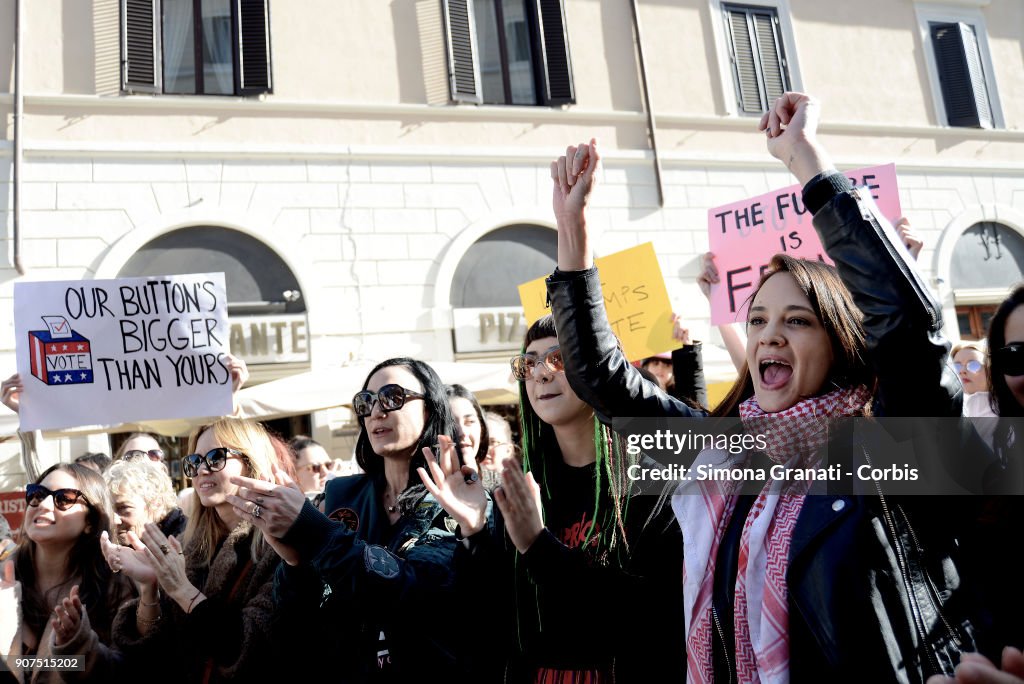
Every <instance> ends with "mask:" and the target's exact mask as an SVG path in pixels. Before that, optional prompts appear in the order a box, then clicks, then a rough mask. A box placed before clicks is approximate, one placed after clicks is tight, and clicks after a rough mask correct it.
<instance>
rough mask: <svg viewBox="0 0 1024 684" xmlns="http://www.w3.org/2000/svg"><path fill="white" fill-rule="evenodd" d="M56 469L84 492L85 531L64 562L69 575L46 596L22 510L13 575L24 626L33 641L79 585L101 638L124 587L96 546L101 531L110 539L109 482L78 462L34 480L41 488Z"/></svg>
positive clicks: (61, 466)
mask: <svg viewBox="0 0 1024 684" xmlns="http://www.w3.org/2000/svg"><path fill="white" fill-rule="evenodd" d="M56 470H60V471H63V472H65V473H67V474H68V475H70V476H71V477H73V478H74V480H75V482H76V487H75V488H76V489H79V490H81V491H82V493H83V494H85V498H86V499H87V500H88V502H89V503H88V505H87V506H86V508H87V509H88V513H87V514H86V523H85V530H84V531H83V532H82V534H81V535H80V536H79V537H78V539H77V540H75V543H74V545H73V546H72V547H71V552H70V554H69V556H68V561H67V574H66V576H65V577H64V579H63V581H62V582H61V583H60V584H58V585H57V586H55V587H53V588H51V589H50V590H49V591H47V592H46V593H43V592H41V591H40V590H39V585H38V582H37V581H36V568H35V557H36V543H35V542H34V541H32V540H31V539H29V537H28V534H26V532H25V531H26V530H27V529H28V521H29V518H30V516H31V511H32V509H31V508H29V509H28V510H27V511H26V512H25V520H24V522H23V523H22V528H21V531H22V533H21V540H20V541H19V543H18V553H17V559H16V561H15V566H14V570H15V576H16V577H17V579H18V580H19V581H21V592H22V604H21V605H22V612H23V614H24V618H25V622H26V623H27V624H28V626H29V627H30V628H31V629H32V632H33V633H34V634H35V635H36V636H37V637H42V635H43V631H44V630H45V629H46V621H47V620H48V619H49V618H50V612H51V609H50V607H49V606H50V604H51V603H54V602H55V601H56V599H57V597H58V596H60V594H61V593H62V592H63V591H64V590H65V589H66V588H69V587H70V585H71V584H72V583H73V582H76V581H77V583H78V592H79V595H80V596H81V598H82V603H83V604H84V605H85V608H86V610H87V611H88V613H89V620H90V622H91V624H92V626H93V629H95V630H96V633H97V634H99V635H101V640H103V637H106V636H108V635H109V633H110V624H111V622H112V621H113V619H114V614H115V613H116V612H117V607H118V606H117V602H118V600H119V599H120V598H123V597H124V593H125V591H126V587H124V586H123V582H122V581H121V580H119V579H117V578H115V577H114V575H113V574H112V573H111V572H110V568H109V567H108V566H107V562H106V560H105V559H104V557H103V551H102V548H101V547H100V535H102V534H103V533H104V532H106V533H107V534H109V535H110V537H111V538H114V530H113V528H112V523H113V520H114V507H113V505H112V504H111V501H110V494H109V493H108V491H107V484H106V482H104V480H103V477H102V476H101V475H100V474H99V473H97V472H96V471H94V470H92V469H91V468H87V467H86V466H83V465H79V464H77V463H58V464H56V465H53V466H51V467H49V468H47V469H46V470H45V471H43V474H42V475H40V476H39V477H38V478H36V480H35V483H34V484H39V483H40V482H42V481H43V480H45V479H46V477H47V476H48V475H49V474H50V473H52V472H54V471H56Z"/></svg>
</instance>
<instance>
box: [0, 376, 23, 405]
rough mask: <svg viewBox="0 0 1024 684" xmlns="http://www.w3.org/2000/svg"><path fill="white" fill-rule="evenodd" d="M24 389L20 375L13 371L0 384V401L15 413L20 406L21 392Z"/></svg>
mask: <svg viewBox="0 0 1024 684" xmlns="http://www.w3.org/2000/svg"><path fill="white" fill-rule="evenodd" d="M24 389H25V385H24V384H23V383H22V382H21V375H20V374H19V373H15V374H14V375H12V376H11V377H9V378H7V379H6V380H4V381H3V383H2V384H0V403H3V405H4V406H6V407H7V408H9V409H11V410H12V411H14V412H15V413H17V412H18V410H19V409H20V408H21V393H22V391H23V390H24Z"/></svg>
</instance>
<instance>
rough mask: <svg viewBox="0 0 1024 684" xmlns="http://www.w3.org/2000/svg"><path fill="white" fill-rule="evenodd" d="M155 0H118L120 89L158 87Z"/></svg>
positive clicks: (153, 90)
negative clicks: (119, 3)
mask: <svg viewBox="0 0 1024 684" xmlns="http://www.w3.org/2000/svg"><path fill="white" fill-rule="evenodd" d="M156 3H157V0H121V89H122V90H124V91H126V92H129V93H156V92H159V91H160V60H159V55H160V34H159V31H158V30H157V29H158V28H159V25H160V24H159V22H158V21H157V20H156V18H157V8H156Z"/></svg>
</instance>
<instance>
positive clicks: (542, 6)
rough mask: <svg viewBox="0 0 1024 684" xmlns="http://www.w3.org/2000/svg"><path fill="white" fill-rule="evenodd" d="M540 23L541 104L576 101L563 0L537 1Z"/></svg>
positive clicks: (574, 102) (571, 102) (560, 103)
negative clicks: (542, 80) (542, 84)
mask: <svg viewBox="0 0 1024 684" xmlns="http://www.w3.org/2000/svg"><path fill="white" fill-rule="evenodd" d="M536 2H537V7H536V10H537V21H538V24H539V29H540V30H539V31H538V32H537V33H538V34H539V36H540V54H541V74H542V76H543V78H544V89H543V97H544V104H547V105H552V106H557V105H564V104H576V90H575V88H574V86H573V80H572V59H571V58H570V57H569V34H568V31H567V30H566V26H565V7H564V6H563V5H562V0H536Z"/></svg>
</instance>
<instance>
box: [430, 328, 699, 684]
mask: <svg viewBox="0 0 1024 684" xmlns="http://www.w3.org/2000/svg"><path fill="white" fill-rule="evenodd" d="M512 372H513V375H514V377H515V378H516V380H518V381H519V397H520V401H519V407H520V422H521V425H522V459H523V463H522V466H520V464H519V463H517V462H516V461H515V460H514V459H512V458H506V459H505V462H504V464H503V465H504V471H503V475H502V485H501V486H500V487H499V488H498V489H496V490H495V493H494V497H495V502H496V503H497V505H498V511H496V512H495V514H494V524H493V531H492V532H493V533H489V532H488V531H487V530H486V529H485V517H484V513H485V511H486V505H487V500H486V498H485V496H484V494H483V491H482V488H481V487H467V486H465V484H464V478H463V473H462V471H461V470H460V468H459V467H458V464H457V462H456V461H455V460H454V459H453V458H451V455H450V454H444V455H443V458H442V459H441V461H440V462H437V461H435V460H434V459H433V458H431V459H430V461H429V468H430V475H429V476H428V474H427V473H426V471H425V470H424V471H421V473H420V476H421V478H422V480H423V482H424V484H426V486H427V488H428V489H429V490H430V491H431V492H432V493H433V494H434V495H435V496H436V497H437V498H438V499H439V500H440V501H441V502H442V503H443V504H444V505H445V507H446V509H447V510H448V511H449V513H450V514H451V515H452V517H453V518H454V519H455V520H456V521H457V522H458V523H459V526H460V531H461V532H462V534H463V535H464V536H466V537H467V541H466V544H467V546H468V549H469V551H470V553H469V556H468V558H469V560H468V561H467V563H466V564H465V565H462V566H460V575H459V581H460V585H462V586H464V587H465V591H466V593H468V594H478V595H489V596H494V595H495V591H496V589H500V590H502V591H504V595H503V596H502V597H501V599H499V600H501V603H500V604H499V611H504V612H500V613H499V614H498V615H497V616H496V617H497V619H496V621H497V623H498V625H500V628H501V629H503V630H504V631H503V632H502V633H501V634H500V635H499V636H498V638H497V639H496V640H495V642H497V643H499V644H501V645H502V647H503V652H502V653H501V657H500V658H493V660H492V662H491V663H489V664H490V665H491V666H492V670H491V671H490V672H486V671H485V672H483V673H481V678H482V680H485V681H491V680H493V681H507V682H517V683H518V682H522V683H525V682H570V681H572V682H588V683H593V684H598V683H605V682H609V683H610V682H614V681H623V682H648V681H649V682H670V681H683V679H684V678H685V668H684V658H683V652H682V649H681V648H680V647H679V645H680V644H681V643H682V642H683V632H682V625H683V615H682V591H681V590H682V587H681V585H680V582H679V566H680V565H681V564H682V537H681V535H680V534H679V529H678V527H676V526H675V525H674V523H673V522H672V516H671V512H670V511H669V510H668V509H667V508H666V509H663V511H662V512H661V514H660V516H653V517H652V510H653V508H654V506H655V504H656V503H657V497H637V496H634V494H635V491H634V489H633V488H632V487H631V484H630V480H629V478H628V476H627V472H629V469H630V466H633V465H634V464H637V465H639V464H640V463H641V459H640V458H638V457H634V456H630V455H629V454H628V452H627V450H626V449H625V446H624V445H623V444H622V442H621V440H620V439H618V438H617V437H616V436H615V435H614V433H613V432H612V431H611V430H610V428H609V426H607V425H603V424H602V423H601V422H600V421H599V420H598V419H597V417H596V416H595V413H594V410H593V409H592V408H591V407H590V406H588V405H587V404H586V403H584V402H583V401H582V400H581V399H580V398H579V397H578V396H577V395H576V393H575V392H574V391H573V389H572V387H571V386H570V385H569V383H568V381H567V380H566V377H565V372H564V366H563V360H562V352H561V349H560V347H559V345H558V337H557V335H556V332H555V325H554V321H553V319H552V318H551V316H544V317H542V318H540V319H538V320H537V321H535V322H534V323H533V325H531V326H530V328H529V329H528V330H527V333H526V338H525V341H524V343H523V353H522V354H520V355H518V356H516V357H515V358H513V359H512ZM644 460H645V461H647V463H648V465H649V466H650V465H653V464H652V463H650V462H649V460H648V459H644ZM524 470H525V471H526V472H525V474H524ZM506 533H507V540H506ZM484 592H486V594H484ZM637 611H643V613H644V621H643V626H642V627H641V626H640V624H638V622H637V620H636V612H637Z"/></svg>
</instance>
